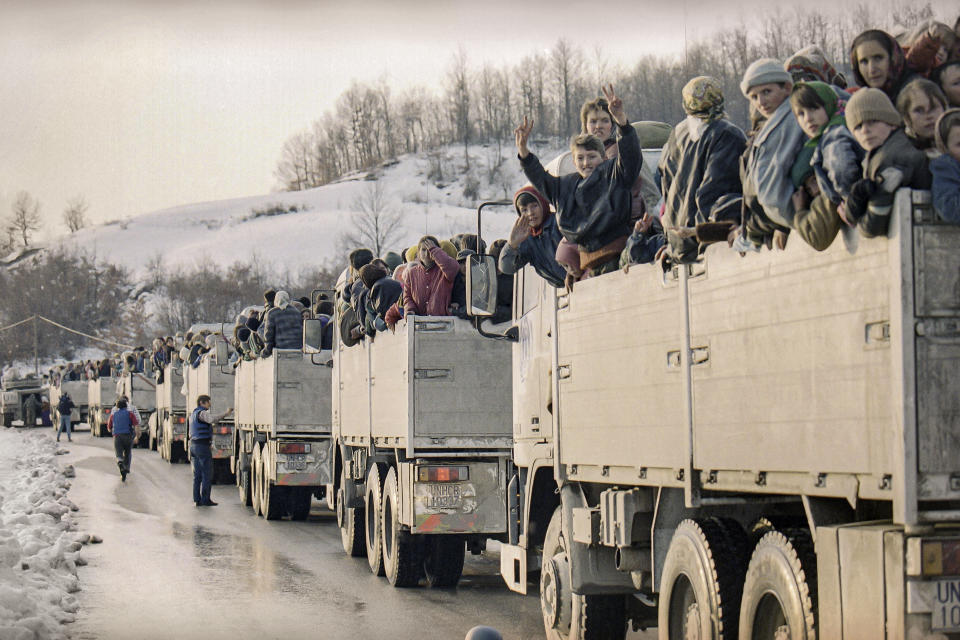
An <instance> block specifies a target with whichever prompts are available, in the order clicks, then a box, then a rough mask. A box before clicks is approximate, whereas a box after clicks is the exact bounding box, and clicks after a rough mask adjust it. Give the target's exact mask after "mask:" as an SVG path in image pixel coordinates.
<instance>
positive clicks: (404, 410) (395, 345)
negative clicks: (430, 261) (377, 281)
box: [350, 318, 419, 440]
mask: <svg viewBox="0 0 960 640" xmlns="http://www.w3.org/2000/svg"><path fill="white" fill-rule="evenodd" d="M418 319H419V318H418ZM412 342H413V334H412V332H411V327H410V323H409V322H407V321H403V320H401V321H400V322H398V323H397V329H396V332H395V333H387V332H384V333H379V334H377V338H376V340H375V341H374V342H373V344H369V343H368V342H367V341H364V347H365V348H366V349H368V350H369V353H370V378H369V384H370V387H369V389H370V400H369V402H370V404H369V406H370V435H371V437H374V438H403V439H404V440H406V438H408V436H409V435H410V424H411V421H412V419H413V418H412V415H411V414H412V406H411V401H410V391H411V388H410V381H409V378H410V376H409V373H410V369H411V367H412V366H413V363H412V356H411V350H412V346H413V345H412ZM358 346H359V345H358ZM357 348H358V347H350V349H357ZM357 400H358V402H359V401H360V400H361V399H360V398H357Z"/></svg>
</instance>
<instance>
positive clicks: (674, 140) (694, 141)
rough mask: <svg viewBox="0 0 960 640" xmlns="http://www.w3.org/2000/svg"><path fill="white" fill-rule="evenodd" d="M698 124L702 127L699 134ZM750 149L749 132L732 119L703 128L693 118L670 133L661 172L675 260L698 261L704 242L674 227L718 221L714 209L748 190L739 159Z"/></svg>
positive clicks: (672, 252) (716, 121)
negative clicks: (722, 199)
mask: <svg viewBox="0 0 960 640" xmlns="http://www.w3.org/2000/svg"><path fill="white" fill-rule="evenodd" d="M692 126H694V127H698V128H699V127H702V128H701V129H700V130H699V135H698V131H696V130H693V129H692V128H691V127H692ZM746 145H747V139H746V136H744V134H743V131H741V130H740V129H739V128H738V127H737V126H736V125H735V124H733V123H731V122H730V121H729V120H726V119H719V120H715V121H713V122H710V123H706V124H702V125H701V124H699V123H698V122H696V121H693V120H692V119H689V118H688V119H687V120H684V121H683V122H681V123H680V124H678V125H677V126H676V127H674V129H673V131H671V132H670V138H669V139H668V140H667V144H666V146H664V148H663V154H662V155H661V156H660V164H659V167H658V168H659V170H660V173H661V176H662V177H661V186H662V188H663V192H664V196H663V197H664V212H663V226H664V228H665V229H666V231H667V239H668V241H669V243H670V252H671V254H673V256H674V257H675V258H677V259H680V260H689V259H692V258H695V257H696V255H697V252H698V250H699V243H698V242H697V239H696V238H679V237H678V236H677V235H676V234H672V233H670V229H672V228H677V227H695V226H696V225H698V224H701V223H704V222H716V221H715V220H712V219H711V217H710V211H711V209H712V208H713V205H714V203H715V202H716V201H717V199H718V198H719V197H720V196H722V195H724V194H728V193H741V192H742V187H741V184H740V168H739V161H740V156H741V155H743V151H744V149H745V148H746Z"/></svg>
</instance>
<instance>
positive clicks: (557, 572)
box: [540, 552, 573, 630]
mask: <svg viewBox="0 0 960 640" xmlns="http://www.w3.org/2000/svg"><path fill="white" fill-rule="evenodd" d="M567 575H569V565H568V563H567V556H566V555H565V554H563V553H562V552H561V553H558V554H556V555H555V556H553V558H551V559H550V560H548V561H547V562H546V563H544V566H543V570H542V571H541V573H540V609H541V610H542V612H543V619H544V621H545V622H546V623H547V624H548V625H549V626H550V627H551V628H553V629H560V630H565V629H569V628H570V610H571V608H572V601H573V593H572V592H571V591H570V589H569V588H568V587H567V585H566V584H565V576H567Z"/></svg>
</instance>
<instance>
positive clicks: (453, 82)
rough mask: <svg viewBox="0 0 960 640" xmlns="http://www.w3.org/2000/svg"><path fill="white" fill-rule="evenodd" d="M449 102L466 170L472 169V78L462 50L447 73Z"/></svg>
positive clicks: (454, 57) (458, 52) (454, 58)
mask: <svg viewBox="0 0 960 640" xmlns="http://www.w3.org/2000/svg"><path fill="white" fill-rule="evenodd" d="M447 100H448V101H449V103H450V111H451V112H452V114H453V127H454V130H455V131H456V136H457V140H458V141H460V142H462V143H463V161H464V164H465V170H469V169H470V153H469V145H470V129H471V127H470V124H471V123H470V78H469V69H468V68H467V54H466V52H464V50H463V49H462V48H461V49H460V50H458V51H457V53H456V55H454V56H453V63H452V64H451V65H450V70H449V71H448V72H447Z"/></svg>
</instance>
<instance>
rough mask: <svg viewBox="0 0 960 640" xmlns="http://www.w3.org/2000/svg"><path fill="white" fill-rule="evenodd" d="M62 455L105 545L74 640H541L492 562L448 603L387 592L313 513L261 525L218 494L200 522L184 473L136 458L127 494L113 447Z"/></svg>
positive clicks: (471, 566)
mask: <svg viewBox="0 0 960 640" xmlns="http://www.w3.org/2000/svg"><path fill="white" fill-rule="evenodd" d="M64 440H65V439H64ZM64 445H65V448H67V449H69V450H70V453H69V454H68V455H65V456H63V457H62V458H61V464H67V463H71V464H73V465H74V466H75V467H76V471H77V476H76V478H75V480H74V482H73V487H72V489H71V491H70V498H71V499H72V500H73V501H74V502H76V503H77V504H78V505H80V507H81V509H80V511H79V512H78V513H77V516H78V521H79V525H80V528H81V530H84V531H88V532H90V533H94V534H97V535H99V536H101V537H102V538H103V540H104V542H103V544H100V545H89V546H87V547H86V548H85V551H84V554H83V555H84V557H85V558H86V559H87V560H88V561H89V565H88V566H87V567H83V568H81V569H80V580H81V584H82V587H83V590H82V591H81V592H80V593H79V594H77V595H78V596H79V598H80V602H81V607H82V608H81V612H80V615H79V619H78V621H77V622H76V623H75V624H74V625H72V626H71V628H70V629H69V633H70V635H71V636H72V637H73V638H79V639H84V640H85V639H94V638H98V639H99V638H102V639H104V640H113V639H114V638H142V639H151V638H179V639H193V638H203V639H204V640H214V639H219V638H224V639H226V638H230V639H231V640H238V639H241V638H264V639H265V638H285V639H286V638H291V637H298V638H352V639H366V638H370V639H388V638H431V639H432V638H450V639H457V640H459V639H460V638H463V637H464V635H465V634H466V632H467V631H468V630H469V629H470V628H471V627H473V626H474V625H477V624H488V625H491V626H493V627H495V628H497V629H499V630H500V631H501V632H502V633H503V634H504V637H505V638H542V637H543V627H542V622H541V619H540V609H539V599H538V597H537V595H536V594H535V591H536V590H535V589H533V592H534V593H533V594H531V595H527V596H521V595H519V594H516V593H513V592H511V591H509V590H508V589H507V588H506V587H505V586H504V585H503V582H502V580H501V579H500V575H499V571H498V567H499V558H498V557H497V555H496V554H495V553H489V554H484V555H483V556H479V557H477V556H469V555H468V556H467V566H466V568H465V570H464V577H463V579H462V581H461V583H460V585H459V587H457V588H456V589H439V590H438V589H427V588H417V589H394V588H393V587H391V586H390V584H389V583H388V582H387V581H386V580H385V579H384V578H379V577H376V576H374V575H372V574H371V573H370V570H369V569H368V567H367V563H366V560H365V559H363V558H358V559H353V558H348V557H347V556H346V555H345V554H344V553H343V550H342V547H341V544H340V532H339V529H338V528H337V525H336V520H335V518H334V516H333V514H332V513H330V512H329V511H327V510H326V508H325V507H322V506H321V504H320V503H319V502H317V501H316V500H315V501H314V507H313V512H312V514H311V516H310V518H309V520H308V521H306V522H290V521H278V522H267V521H265V520H263V519H262V518H258V517H256V516H254V515H253V512H252V511H251V510H249V509H246V508H244V507H241V506H240V504H239V498H238V496H237V491H236V489H235V488H234V487H233V485H217V486H214V489H213V499H214V500H215V501H217V502H219V503H220V506H218V507H208V508H200V509H198V508H197V507H195V506H194V505H193V502H192V475H191V471H190V468H189V466H187V465H186V464H176V465H170V464H169V463H167V462H164V461H163V460H161V459H160V456H159V455H158V454H157V453H156V452H152V451H147V450H143V449H134V452H133V463H132V469H131V474H130V476H129V477H128V478H127V482H126V483H121V482H120V477H119V474H118V472H117V467H116V462H115V460H114V457H113V450H112V442H111V440H110V439H108V438H102V439H98V438H93V437H92V436H90V434H89V433H86V432H81V433H77V434H75V437H74V441H73V443H70V444H66V443H64Z"/></svg>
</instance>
